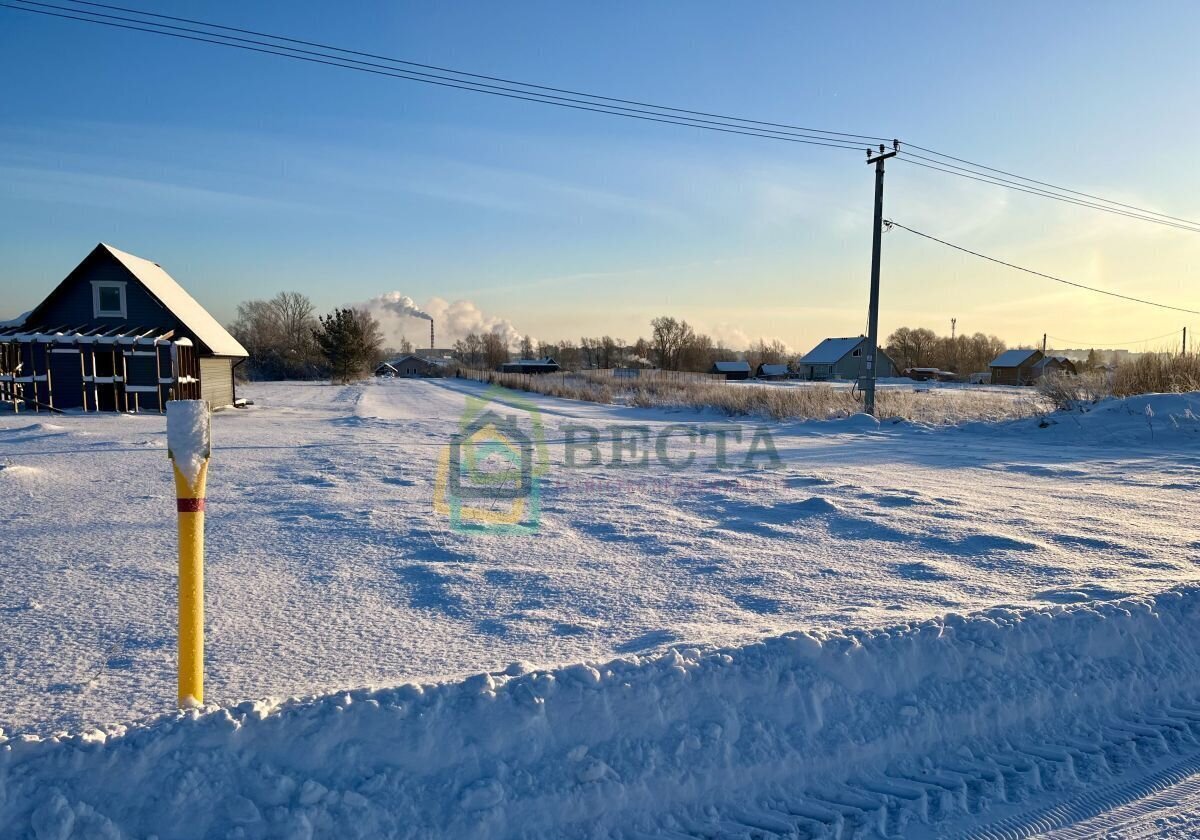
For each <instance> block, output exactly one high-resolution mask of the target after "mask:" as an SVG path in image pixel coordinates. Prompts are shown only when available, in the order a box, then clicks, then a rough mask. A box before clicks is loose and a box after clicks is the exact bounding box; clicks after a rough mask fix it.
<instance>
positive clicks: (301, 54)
mask: <svg viewBox="0 0 1200 840" xmlns="http://www.w3.org/2000/svg"><path fill="white" fill-rule="evenodd" d="M61 1H62V0H60V2H61ZM65 2H69V3H72V4H74V7H66V6H61V5H55V4H53V3H46V2H38V0H10V2H0V7H3V8H9V9H14V10H17V11H24V12H30V13H34V14H41V15H45V16H48V17H57V18H63V19H67V20H76V21H80V22H83V23H91V24H98V25H102V26H109V27H114V28H118V29H126V30H131V31H137V32H143V33H148V34H155V35H165V36H168V37H173V38H180V39H184V40H189V41H194V42H199V43H206V44H210V45H216V46H224V47H231V48H234V49H242V50H247V51H251V52H258V53H263V54H266V55H274V56H278V57H281V58H291V59H294V60H297V61H306V62H309V63H312V64H320V65H327V66H332V67H340V68H342V69H346V70H357V71H359V72H365V73H372V74H373V75H379V76H388V77H391V78H398V79H402V80H405V81H414V82H421V83H423V84H430V85H436V86H439V87H448V88H454V89H458V90H466V91H471V92H474V93H485V94H488V95H491V96H500V97H504V98H508V99H517V100H523V101H527V102H537V103H541V104H543V105H554V106H556V107H562V108H570V109H572V110H578V111H590V112H593V113H602V114H610V115H613V116H622V117H627V118H629V119H640V120H643V121H647V122H658V123H664V124H668V125H680V126H684V127H688V128H700V129H705V130H708V131H717V132H721V133H725V134H741V135H745V136H750V137H761V138H764V139H773V140H784V141H787V142H794V143H802V144H805V145H813V146H825V147H829V148H844V149H854V150H861V148H862V146H861V141H867V140H870V141H879V140H884V141H886V140H887V138H885V137H880V136H876V135H867V134H853V133H850V132H842V131H829V130H824V129H814V128H806V127H803V126H797V125H791V124H787V123H776V122H767V121H764V120H754V119H749V118H746V117H737V116H730V115H727V114H719V113H713V112H708V111H697V110H690V109H686V108H677V107H674V106H669V105H657V104H653V103H648V102H643V101H639V100H633V99H621V98H617V97H611V96H604V95H600V94H593V93H586V92H582V91H576V90H571V89H569V88H559V87H552V86H549V85H542V84H535V83H531V82H520V81H515V80H512V79H506V78H503V77H500V76H489V75H484V74H479V73H471V72H467V71H464V70H455V69H453V68H447V67H441V66H438V65H433V64H423V63H420V62H414V61H408V60H406V59H401V58H396V57H392V56H385V55H380V54H377V53H370V52H364V51H361V50H352V49H347V48H344V47H337V46H332V45H329V44H323V43H321V42H317V41H307V40H302V39H298V38H290V37H287V36H283V35H274V34H271V33H266V32H260V31H257V30H253V29H243V28H239V27H234V26H227V25H224V24H218V23H210V22H207V21H203V20H198V19H194V18H185V17H177V16H173V15H165V14H160V13H157V12H149V11H143V10H140V9H134V8H130V7H126V6H118V5H112V4H107V3H98V2H93V1H92V0H65ZM14 3H17V4H20V5H14ZM32 6H38V7H40V8H31V7H32ZM79 6H88V7H92V8H96V9H107V10H110V11H116V12H124V13H127V14H132V15H138V16H139V17H136V18H131V17H124V16H121V15H111V14H105V13H102V12H95V11H90V10H88V9H80V8H75V7H79ZM46 10H54V11H46ZM144 18H156V19H158V20H170V21H175V22H177V23H185V24H190V25H192V26H197V27H204V28H203V29H194V28H191V26H175V25H172V24H166V23H159V22H157V21H155V20H145V19H144ZM169 30H175V31H169ZM211 30H223V32H215V31H211ZM225 32H237V33H241V34H242V35H251V36H255V37H253V38H243V37H239V36H236V35H227V34H224V33H225ZM260 38H266V39H270V41H262V40H257V39H260ZM271 42H282V43H271ZM288 44H298V45H302V46H303V47H315V48H317V50H325V51H328V52H318V51H315V50H310V49H302V48H300V47H295V46H288ZM330 53H334V54H330ZM352 56H361V58H354V57H352ZM363 59H376V60H378V61H384V62H388V64H378V63H376V62H374V61H364V60H363ZM393 65H402V66H393ZM409 68H421V69H420V70H415V69H409ZM425 71H434V72H425ZM446 74H449V75H446ZM475 80H482V81H475ZM907 145H911V146H912V148H914V149H919V150H921V151H924V152H927V153H928V154H930V155H935V156H936V157H933V158H931V157H927V156H926V155H921V154H917V153H915V152H910V151H908V150H907V149H902V150H901V159H903V160H905V161H906V162H908V163H911V164H913V165H914V166H921V167H924V168H926V169H933V170H935V171H939V172H944V173H947V174H951V175H956V176H958V177H962V178H967V179H970V180H975V181H980V182H981V183H987V184H992V185H994V186H1001V187H1004V188H1006V189H1012V190H1016V191H1018V192H1025V193H1028V194H1030V195H1036V196H1039V197H1042V198H1050V199H1053V200H1057V201H1062V202H1065V203H1069V204H1075V205H1077V206H1081V207H1086V208H1089V209H1093V210H1099V211H1101V212H1107V213H1112V214H1115V215H1120V216H1125V217H1127V218H1132V219H1138V220H1140V221H1146V222H1153V223H1155V224H1161V225H1164V226H1167V227H1173V228H1177V229H1179V230H1186V231H1189V232H1192V233H1200V222H1195V221H1192V220H1189V219H1184V218H1181V217H1178V216H1170V215H1168V214H1165V213H1160V212H1158V211H1154V210H1146V209H1144V208H1140V207H1137V206H1135V205H1131V204H1125V203H1122V202H1118V201H1114V200H1111V199H1106V198H1102V197H1100V196H1095V195H1092V194H1091V193H1085V192H1081V191H1079V190H1072V189H1069V188H1066V187H1059V186H1057V185H1054V184H1051V183H1049V182H1046V181H1039V180H1037V179H1034V178H1028V177H1026V176H1023V175H1017V174H1015V173H1011V172H1008V171H1007V170H1003V169H997V168H995V167H989V166H984V165H983V164H977V163H974V162H973V161H969V160H967V159H965V158H959V157H954V156H953V155H948V154H945V153H942V152H938V151H935V150H933V149H929V148H926V147H924V146H918V145H915V144H906V146H907ZM919 161H925V162H924V163H921V162H919ZM947 161H957V162H958V163H962V164H966V165H967V167H973V168H966V167H963V166H957V165H955V164H953V163H948V162H947ZM979 170H986V171H979ZM989 172H990V173H997V174H995V175H992V174H987V173H989ZM1001 176H1007V177H1001ZM1010 178H1011V179H1017V181H1021V182H1025V183H1021V184H1018V183H1016V182H1014V181H1012V180H1009V179H1010ZM1029 185H1037V186H1029ZM1064 193H1066V194H1067V195H1064ZM1071 196H1080V197H1082V198H1072V197H1071ZM1083 199H1093V200H1091V201H1089V200H1083ZM1119 208H1124V209H1119Z"/></svg>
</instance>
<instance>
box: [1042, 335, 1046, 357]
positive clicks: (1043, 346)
mask: <svg viewBox="0 0 1200 840" xmlns="http://www.w3.org/2000/svg"><path fill="white" fill-rule="evenodd" d="M1042 355H1043V356H1045V355H1046V333H1042Z"/></svg>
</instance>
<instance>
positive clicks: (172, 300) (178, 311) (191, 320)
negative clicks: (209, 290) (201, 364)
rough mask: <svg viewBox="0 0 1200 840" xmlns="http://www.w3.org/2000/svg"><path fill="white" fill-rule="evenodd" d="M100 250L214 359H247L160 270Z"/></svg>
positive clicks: (129, 256)
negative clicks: (121, 267) (145, 291)
mask: <svg viewBox="0 0 1200 840" xmlns="http://www.w3.org/2000/svg"><path fill="white" fill-rule="evenodd" d="M100 247H101V248H103V249H104V250H106V251H108V253H109V254H111V255H112V256H113V257H115V258H116V259H117V261H118V262H119V263H121V265H122V266H124V267H125V269H126V271H128V272H129V273H130V274H132V275H133V276H134V277H136V278H137V279H138V280H139V281H140V282H141V284H142V285H143V286H145V287H146V289H147V290H148V291H149V292H150V294H152V295H154V297H156V298H157V299H158V301H159V303H161V304H162V305H163V306H165V307H166V308H167V309H169V310H170V311H171V313H172V314H173V315H174V316H175V317H176V318H178V319H179V320H180V321H182V322H183V325H184V326H185V327H187V328H188V329H189V330H190V331H191V332H192V333H194V334H195V336H196V338H198V339H200V341H201V342H202V343H203V344H204V345H205V346H206V347H208V349H209V350H210V351H211V352H212V354H213V355H214V356H242V357H245V356H248V355H250V354H249V353H247V352H246V348H244V347H242V345H241V344H239V343H238V341H237V339H236V338H234V337H233V336H232V335H230V334H229V331H228V330H226V329H225V328H224V327H222V326H221V325H220V323H218V322H217V319H216V318H214V317H213V316H212V315H209V314H208V310H207V309H205V308H204V307H203V306H201V305H200V304H199V303H197V302H196V299H195V298H193V297H192V296H191V295H189V294H188V293H187V292H186V291H185V290H184V288H183V287H182V286H180V285H179V283H177V282H176V281H175V278H174V277H172V276H171V275H170V274H167V272H166V271H164V270H163V268H162V266H160V265H159V264H158V263H153V262H150V260H146V259H142V258H141V257H135V256H134V255H133V254H127V253H125V252H124V251H122V250H119V249H117V248H114V247H113V246H111V245H108V244H105V243H104V242H101V243H100Z"/></svg>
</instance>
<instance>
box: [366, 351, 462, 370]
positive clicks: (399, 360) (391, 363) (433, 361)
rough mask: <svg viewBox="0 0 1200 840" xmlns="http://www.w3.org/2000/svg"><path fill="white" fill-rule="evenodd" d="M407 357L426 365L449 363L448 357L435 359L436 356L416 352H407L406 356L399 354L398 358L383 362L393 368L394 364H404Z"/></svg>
mask: <svg viewBox="0 0 1200 840" xmlns="http://www.w3.org/2000/svg"><path fill="white" fill-rule="evenodd" d="M409 359H412V360H414V361H417V362H421V363H422V364H426V365H447V364H449V363H450V360H449V359H437V358H433V357H430V356H422V355H419V354H417V353H409V354H408V355H407V356H400V357H398V358H395V359H392V360H391V361H387V362H384V363H383V364H385V365H389V366H391V367H393V368H394V367H395V366H396V365H402V364H404V363H405V362H407V361H408V360H409Z"/></svg>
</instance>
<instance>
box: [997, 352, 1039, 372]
mask: <svg viewBox="0 0 1200 840" xmlns="http://www.w3.org/2000/svg"><path fill="white" fill-rule="evenodd" d="M1036 352H1038V351H1037V350H1005V351H1004V352H1003V353H1001V354H1000V355H999V356H997V357H996V358H994V359H992V363H991V364H990V365H988V367H998V368H1009V367H1014V368H1015V367H1020V366H1021V365H1023V364H1025V362H1027V361H1029V357H1030V356H1032V355H1033V354H1034V353H1036Z"/></svg>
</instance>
